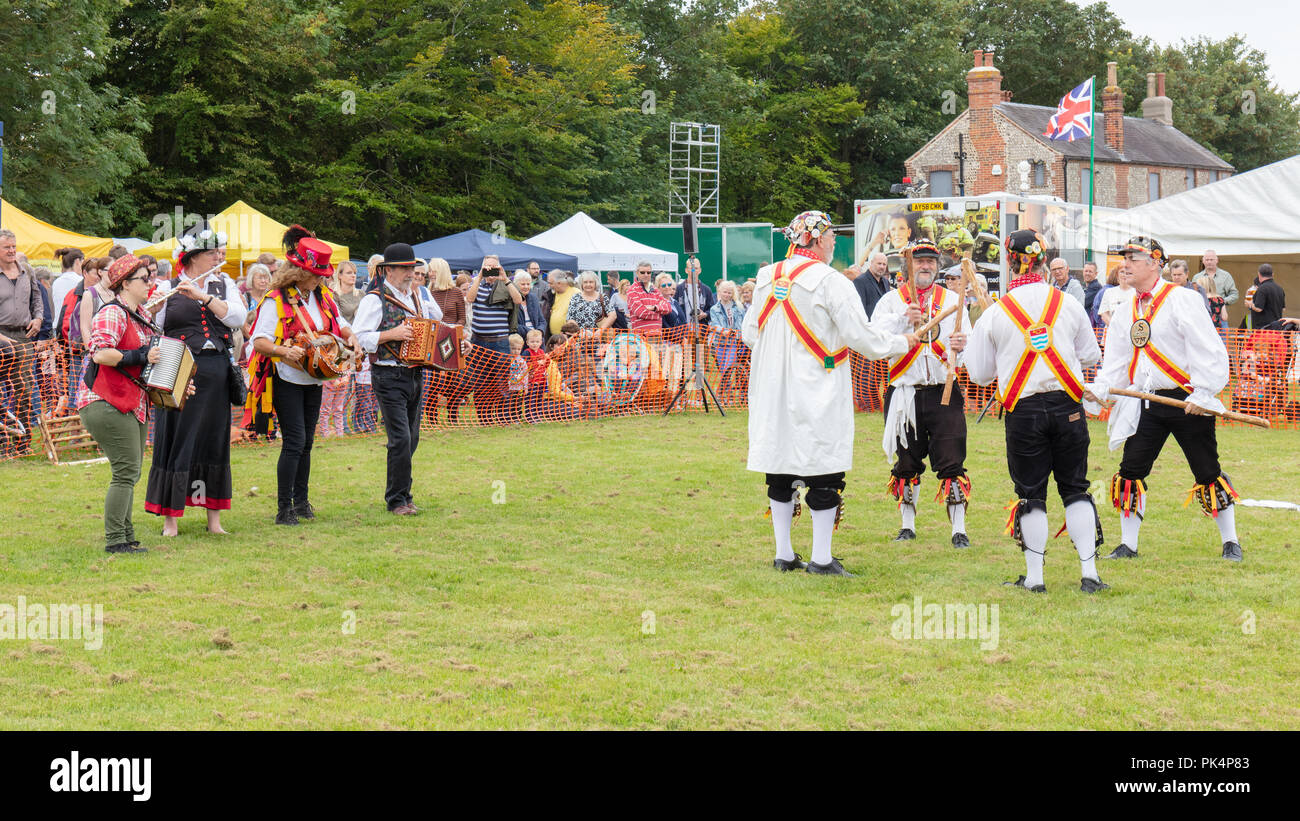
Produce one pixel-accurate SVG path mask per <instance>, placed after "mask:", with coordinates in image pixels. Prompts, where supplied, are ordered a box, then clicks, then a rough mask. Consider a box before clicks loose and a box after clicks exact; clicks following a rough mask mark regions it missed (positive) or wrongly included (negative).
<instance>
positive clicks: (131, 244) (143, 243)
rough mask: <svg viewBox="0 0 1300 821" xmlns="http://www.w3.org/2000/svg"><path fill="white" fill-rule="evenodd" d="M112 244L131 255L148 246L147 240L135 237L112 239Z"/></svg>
mask: <svg viewBox="0 0 1300 821" xmlns="http://www.w3.org/2000/svg"><path fill="white" fill-rule="evenodd" d="M113 242H114V244H116V245H121V246H122V247H123V248H125V249H126V250H128V251H130V252H131V253H135V252H136V251H139V250H140V249H141V248H147V247H149V245H150V242H149V240H146V239H136V238H135V237H113Z"/></svg>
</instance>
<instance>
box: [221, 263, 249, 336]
mask: <svg viewBox="0 0 1300 821" xmlns="http://www.w3.org/2000/svg"><path fill="white" fill-rule="evenodd" d="M221 279H222V281H223V282H225V285H226V299H225V303H226V315H225V316H223V317H221V324H222V325H225V326H226V327H227V328H242V327H243V326H244V320H245V319H247V318H248V308H247V307H245V306H244V299H243V295H242V294H240V293H239V286H238V285H236V284H235V281H234V280H233V279H231V278H230V277H228V276H226V275H225V274H222V275H221Z"/></svg>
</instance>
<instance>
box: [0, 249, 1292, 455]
mask: <svg viewBox="0 0 1300 821" xmlns="http://www.w3.org/2000/svg"><path fill="white" fill-rule="evenodd" d="M125 253H126V249H125V248H122V247H121V246H117V247H114V248H113V250H112V251H111V252H110V253H109V255H108V256H106V257H100V258H90V257H87V256H86V255H85V254H84V253H83V252H82V251H80V250H77V249H73V248H65V249H60V250H59V251H58V253H57V259H58V266H57V267H59V268H61V271H60V273H59V274H58V275H57V276H56V275H54V274H53V273H52V272H51V271H49V270H48V269H46V268H41V267H33V266H31V265H29V264H28V262H27V260H26V259H25V258H23V256H22V255H21V254H18V253H17V243H16V238H15V237H14V235H13V234H12V233H11V232H8V231H0V273H3V276H0V415H2V419H0V423H2V427H0V432H2V433H3V437H4V438H3V443H4V445H5V447H6V448H7V451H6V455H14V454H17V453H25V452H28V451H29V450H30V444H31V429H32V426H33V424H34V422H35V420H36V418H37V416H38V414H40V413H41V412H51V411H54V412H60V409H61V408H63V407H66V406H67V404H68V399H67V397H68V396H71V395H74V394H75V392H76V389H77V385H78V383H79V381H80V380H81V372H82V370H83V369H84V367H85V363H84V356H83V355H82V353H81V352H82V350H84V340H85V339H86V338H87V336H88V329H89V327H90V322H91V318H92V317H93V316H94V314H95V312H96V311H97V310H98V309H99V308H100V307H101V306H102V305H103V304H104V303H105V302H106V301H109V300H111V299H112V294H111V293H109V292H108V291H107V289H106V288H104V287H103V284H102V283H101V278H102V277H103V274H104V272H105V271H106V269H107V268H108V266H109V265H110V264H111V262H112V260H113V259H115V258H117V257H120V256H122V255H124V254H125ZM141 259H143V260H144V261H145V262H146V265H147V267H146V268H145V271H147V274H148V277H149V279H148V284H149V292H150V297H151V298H152V297H153V296H154V295H155V294H156V293H157V294H161V293H164V292H165V291H166V290H167V289H168V288H169V287H170V285H169V282H170V276H171V265H170V263H169V262H168V261H167V260H156V259H153V258H152V257H147V256H146V257H141ZM379 259H382V257H379V256H378V255H376V256H375V257H372V258H371V259H370V260H369V265H370V267H368V268H367V273H368V272H369V271H370V270H373V266H374V264H375V263H376V262H377V261H378V260H379ZM1218 261H1219V259H1218V255H1217V254H1216V253H1215V252H1214V251H1213V250H1208V251H1206V252H1205V253H1204V254H1203V255H1202V258H1201V266H1200V270H1199V272H1198V273H1196V274H1195V275H1192V274H1191V272H1190V266H1189V264H1188V263H1187V261H1186V260H1182V259H1175V260H1173V261H1172V262H1171V263H1170V264H1169V265H1168V268H1167V273H1166V276H1167V277H1168V279H1169V280H1170V281H1171V282H1173V283H1174V284H1175V285H1178V286H1180V287H1185V288H1189V289H1193V290H1195V291H1196V292H1197V293H1198V294H1200V296H1201V297H1202V300H1203V302H1204V305H1205V308H1206V311H1207V313H1208V314H1209V316H1210V317H1211V319H1212V320H1213V321H1214V323H1215V324H1216V326H1217V327H1219V328H1221V329H1224V330H1226V329H1227V308H1228V306H1230V305H1233V304H1235V303H1236V302H1237V301H1238V300H1239V299H1240V300H1243V304H1244V306H1245V308H1246V312H1245V318H1244V319H1243V321H1242V324H1241V328H1242V329H1245V330H1247V331H1250V332H1252V333H1254V332H1256V331H1260V332H1272V331H1296V330H1300V322H1298V321H1297V320H1296V319H1293V318H1288V317H1287V316H1286V315H1285V314H1286V311H1285V308H1286V294H1285V292H1284V290H1283V289H1282V287H1281V286H1280V285H1279V284H1278V283H1277V282H1276V281H1275V280H1274V278H1273V269H1272V267H1271V266H1270V265H1268V264H1263V265H1260V266H1259V268H1258V271H1257V276H1256V277H1255V279H1254V281H1253V282H1252V283H1251V284H1250V285H1249V286H1248V287H1247V288H1246V290H1245V291H1244V294H1243V293H1241V292H1239V291H1238V287H1237V283H1236V279H1235V277H1234V276H1233V275H1232V274H1231V273H1230V272H1229V271H1227V270H1225V269H1223V268H1220V267H1219V266H1218ZM280 264H281V261H280V260H278V259H277V258H276V257H275V256H273V255H271V254H263V255H262V257H261V258H259V259H258V261H257V262H256V263H255V264H253V265H250V266H249V267H248V268H246V269H245V270H244V271H243V274H242V275H241V276H240V277H239V278H238V280H237V284H238V287H239V290H240V293H241V296H242V301H243V303H244V305H245V306H246V307H247V309H248V314H247V317H248V318H247V322H246V323H245V324H244V326H243V328H242V333H241V334H239V335H238V339H237V342H238V344H237V345H236V348H235V349H236V350H237V351H240V358H241V359H242V360H243V361H245V362H246V361H247V357H248V355H249V353H250V351H249V345H248V342H247V340H248V337H249V336H250V334H251V325H252V323H253V322H254V319H255V317H256V313H257V310H258V308H259V306H261V305H262V303H263V299H264V298H265V296H266V293H267V290H268V288H269V286H270V282H271V278H272V276H273V275H274V273H275V270H276V268H277V267H278V266H279V265H280ZM359 273H360V272H359V271H358V269H357V266H356V265H355V264H354V263H352V262H347V261H345V262H343V263H341V264H339V265H338V266H337V269H336V271H335V274H334V276H333V277H332V278H331V279H330V281H329V286H330V288H331V289H332V290H333V292H334V294H335V299H336V301H337V302H338V305H339V307H340V309H341V312H342V314H343V316H344V317H345V318H346V319H348V320H349V321H351V319H352V317H353V315H354V314H355V312H356V310H357V305H358V304H359V303H360V300H361V297H362V295H363V293H364V292H365V291H367V290H369V289H372V288H374V287H377V285H378V282H377V279H376V278H374V277H371V278H370V280H369V281H366V280H365V279H364V278H363V277H360V276H359ZM844 273H845V275H846V276H848V277H849V278H850V279H851V280H852V281H853V285H854V288H855V290H856V292H857V294H858V296H859V298H860V299H861V300H862V305H863V309H864V311H865V312H866V314H867V316H868V317H870V316H871V314H872V313H873V311H874V308H875V305H876V303H877V302H878V301H879V300H880V298H881V297H882V296H883V295H884V294H886V293H888V291H889V290H890V289H892V288H894V287H895V282H894V281H893V277H891V275H890V273H889V271H888V260H887V257H886V256H885V254H884V253H882V252H880V251H879V250H877V251H876V252H874V253H871V254H869V255H868V256H867V264H866V265H865V267H858V266H852V267H850V268H849V269H846V270H845V272H844ZM702 274H703V272H702V270H701V267H700V263H699V260H697V259H694V258H691V259H689V260H688V261H687V263H686V267H685V276H684V277H683V278H681V279H680V281H679V280H678V279H677V278H676V277H674V275H673V274H671V273H667V272H658V273H656V272H655V271H654V269H653V266H652V265H651V264H650V263H648V262H643V263H641V264H639V265H637V266H636V267H635V270H634V271H633V272H632V275H631V278H630V279H625V278H623V276H621V275H620V273H619V272H616V271H609V272H606V273H605V278H604V281H603V282H602V281H601V277H600V275H599V274H598V273H597V272H595V271H581V272H578V273H577V274H576V275H575V274H574V273H573V272H570V271H564V270H551V271H549V272H543V270H542V268H541V266H540V265H539V264H538V263H536V262H530V263H529V264H528V265H527V266H525V267H524V268H521V269H517V270H514V271H513V272H509V271H506V270H505V269H504V267H503V266H502V265H501V263H500V260H499V259H497V258H496V257H494V256H488V257H486V258H484V260H483V261H482V264H481V265H480V266H479V269H478V270H476V271H470V270H460V271H453V270H452V269H451V267H450V266H449V265H448V264H447V262H446V261H445V260H441V259H432V260H428V261H421V262H420V264H419V265H418V266H417V268H416V271H415V277H416V278H415V283H416V285H417V286H418V293H419V297H420V299H421V300H430V301H433V302H436V303H437V304H438V306H439V308H440V309H441V310H442V314H443V321H444V322H447V323H449V324H455V325H461V326H463V328H464V329H465V331H464V333H465V335H466V337H467V338H469V339H470V340H471V341H472V342H473V344H474V345H475V346H476V350H475V351H474V353H473V354H472V355H471V356H470V357H469V364H468V366H467V367H466V368H465V369H464V370H463V371H461V372H457V373H450V372H440V371H432V370H431V371H428V372H427V374H426V377H425V385H426V400H425V419H426V421H427V422H429V423H432V424H437V423H438V422H439V421H440V417H441V411H442V409H443V408H445V409H446V419H447V421H448V422H449V423H452V424H454V423H456V422H457V421H459V418H460V414H461V412H462V409H463V408H464V407H465V406H466V405H467V404H469V403H471V402H472V405H473V408H474V412H475V416H476V419H477V420H478V421H479V422H480V424H482V423H490V424H509V423H514V422H536V421H540V420H543V419H555V418H566V417H585V416H591V415H594V414H596V413H597V412H599V411H600V409H601V403H602V401H605V402H607V401H608V398H607V397H606V398H604V399H602V396H603V395H605V394H607V393H608V392H609V390H610V388H611V385H614V386H617V385H623V384H626V383H628V382H630V381H635V380H633V379H632V376H634V375H637V373H638V370H639V371H641V372H642V373H640V376H641V377H644V373H643V372H644V370H645V367H644V363H645V362H646V361H655V362H656V363H657V365H658V373H659V377H660V378H661V379H662V380H663V381H666V382H669V383H672V384H680V380H682V379H684V378H685V377H686V375H688V374H689V373H691V371H692V370H693V369H694V367H695V365H696V363H695V358H696V357H697V356H698V357H704V358H705V359H706V360H707V361H702V362H701V363H699V364H700V365H701V366H702V367H704V368H705V369H706V370H707V371H709V372H716V373H718V374H720V376H721V381H720V383H719V391H720V393H721V394H722V395H723V398H724V401H725V400H726V399H736V398H740V397H743V395H744V393H745V391H746V388H747V380H748V359H749V351H748V349H747V348H746V346H745V344H744V343H743V341H742V340H741V337H740V328H741V325H742V323H743V321H744V318H745V315H746V313H747V312H748V311H749V310H751V309H752V300H753V294H754V286H755V281H754V279H748V280H745V281H743V282H735V281H727V280H722V281H719V282H718V283H717V290H716V292H715V291H714V289H713V288H710V287H709V285H708V284H706V283H705V281H704V280H703V279H702ZM947 274H948V275H949V276H948V278H947V284H948V285H949V287H953V288H955V287H956V285H957V283H958V282H959V279H958V278H957V274H956V271H955V269H954V270H952V271H949V272H947ZM1049 274H1050V282H1051V284H1052V285H1053V286H1054V287H1056V288H1059V289H1060V290H1061V291H1063V292H1064V293H1066V294H1068V295H1069V296H1071V297H1073V298H1075V299H1077V300H1079V301H1080V303H1081V304H1082V305H1083V307H1084V309H1085V311H1086V312H1087V313H1088V315H1089V316H1090V318H1091V319H1092V322H1093V325H1094V327H1095V328H1096V329H1097V331H1098V334H1099V335H1103V336H1104V330H1105V327H1106V325H1107V324H1108V323H1109V321H1110V319H1111V317H1112V315H1113V314H1114V312H1115V311H1116V310H1117V309H1119V307H1120V306H1122V305H1125V304H1127V299H1128V298H1129V297H1130V296H1131V295H1132V292H1133V288H1132V285H1131V284H1130V282H1129V275H1128V272H1127V271H1126V270H1125V268H1124V264H1123V263H1122V262H1120V263H1118V264H1116V265H1114V266H1113V267H1111V268H1110V270H1109V271H1107V272H1106V275H1105V277H1104V278H1102V277H1101V276H1100V273H1099V270H1098V266H1097V265H1096V264H1095V263H1093V262H1086V263H1084V264H1083V266H1082V268H1081V269H1080V270H1079V271H1078V272H1077V273H1076V272H1074V271H1071V269H1070V266H1069V264H1068V262H1067V261H1066V260H1065V259H1063V258H1059V257H1058V258H1056V259H1053V260H1052V261H1051V263H1050V265H1049ZM974 319H975V316H974V315H973V316H972V321H974ZM674 329H677V330H674ZM623 331H631V332H633V334H634V335H635V336H634V337H631V338H633V339H636V340H640V341H639V342H636V343H635V344H633V343H626V344H625V343H618V344H615V343H614V340H615V335H616V334H618V333H620V332H623ZM1239 347H1240V349H1241V350H1240V352H1239V353H1238V352H1234V359H1235V360H1236V361H1235V362H1234V371H1235V372H1237V373H1238V374H1239V375H1240V377H1241V379H1242V380H1243V381H1249V380H1268V379H1272V380H1277V379H1282V378H1285V375H1286V374H1285V373H1284V372H1287V371H1288V369H1289V370H1290V371H1300V367H1297V366H1296V365H1295V364H1294V363H1295V359H1296V357H1295V343H1294V342H1293V341H1292V342H1278V340H1277V339H1274V338H1272V337H1269V336H1259V335H1254V336H1250V337H1249V338H1248V339H1247V341H1246V343H1245V344H1243V345H1241V346H1239ZM629 362H631V363H632V364H629ZM638 363H639V364H638ZM854 364H855V373H854V377H855V382H856V383H858V384H859V386H860V389H859V390H858V391H857V392H856V394H855V396H856V399H857V404H858V408H859V409H862V410H876V409H879V402H878V401H876V398H878V396H879V394H880V393H881V392H882V390H883V387H884V386H883V384H882V382H883V378H884V377H883V369H880V368H876V367H870V368H868V367H866V366H865V365H864V364H863V363H862V362H859V361H856V359H855V363H854ZM1297 376H1300V373H1298V374H1297ZM369 377H370V363H369V362H368V361H363V362H362V364H361V366H360V368H359V370H358V371H357V372H356V373H354V374H352V375H350V376H348V377H346V378H344V379H340V380H335V381H333V382H330V383H327V385H326V387H325V389H324V391H323V398H322V408H321V415H320V423H319V425H320V427H319V429H318V432H319V433H320V434H321V435H324V436H338V435H343V434H345V433H351V432H369V431H374V430H375V429H376V424H377V417H376V407H375V400H374V394H373V391H372V389H371V384H370V378H369ZM671 389H672V387H671V386H670V387H669V390H671ZM269 435H271V436H274V435H275V432H274V427H271V428H270V430H269Z"/></svg>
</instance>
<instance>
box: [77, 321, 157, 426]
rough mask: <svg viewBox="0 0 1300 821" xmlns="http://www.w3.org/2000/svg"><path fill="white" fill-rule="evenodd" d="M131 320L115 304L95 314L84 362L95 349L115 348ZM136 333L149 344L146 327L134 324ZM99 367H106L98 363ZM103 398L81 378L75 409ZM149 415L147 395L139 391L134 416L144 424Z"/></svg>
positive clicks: (144, 343)
mask: <svg viewBox="0 0 1300 821" xmlns="http://www.w3.org/2000/svg"><path fill="white" fill-rule="evenodd" d="M130 321H131V320H130V319H128V318H127V315H126V311H124V310H122V309H121V308H119V307H118V306H116V305H110V306H108V307H107V308H104V309H103V310H102V311H100V312H99V313H97V314H95V321H94V323H93V324H92V325H91V327H90V347H89V349H88V350H87V356H86V364H87V365H89V364H90V357H91V356H92V355H93V354H94V353H95V351H100V350H103V349H104V348H116V347H117V346H118V343H120V342H121V341H122V336H123V335H124V334H125V333H126V327H127V323H128V322H130ZM135 330H136V333H138V334H139V335H140V342H141V344H143V345H147V344H149V339H150V338H151V336H152V335H151V334H150V333H149V331H148V330H147V329H146V328H142V327H140V326H139V325H137V326H136V329H135ZM100 367H101V368H105V367H108V366H107V365H100ZM100 399H103V397H102V396H98V395H97V394H96V393H95V392H94V391H92V390H91V389H90V388H88V387H86V383H85V380H82V382H81V385H80V387H79V388H78V389H77V410H81V409H82V408H84V407H86V406H87V405H89V404H90V403H91V402H97V401H99V400H100ZM148 415H149V397H148V396H147V395H146V394H145V392H144V391H140V399H139V400H138V401H137V402H136V403H135V418H136V419H139V420H140V423H141V424H144V423H145V421H146V420H147V418H148Z"/></svg>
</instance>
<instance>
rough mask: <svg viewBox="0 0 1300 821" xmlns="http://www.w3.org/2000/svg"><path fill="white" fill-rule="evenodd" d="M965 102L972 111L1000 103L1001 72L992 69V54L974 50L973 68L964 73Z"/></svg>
mask: <svg viewBox="0 0 1300 821" xmlns="http://www.w3.org/2000/svg"><path fill="white" fill-rule="evenodd" d="M966 102H967V105H969V106H970V107H971V109H972V110H974V109H981V108H992V107H993V106H995V105H997V104H998V103H1000V102H1002V72H1000V71H998V70H997V69H996V68H994V67H993V52H991V51H983V50H981V49H975V67H974V68H972V69H971V70H970V71H968V72H966Z"/></svg>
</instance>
